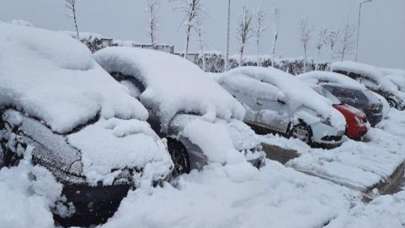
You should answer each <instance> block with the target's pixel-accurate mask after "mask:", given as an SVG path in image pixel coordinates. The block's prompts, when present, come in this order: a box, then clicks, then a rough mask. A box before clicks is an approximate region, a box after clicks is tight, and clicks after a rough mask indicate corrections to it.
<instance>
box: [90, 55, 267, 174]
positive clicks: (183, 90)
mask: <svg viewBox="0 0 405 228" xmlns="http://www.w3.org/2000/svg"><path fill="white" fill-rule="evenodd" d="M95 59H96V61H97V62H98V63H99V64H100V65H101V66H102V67H103V68H104V69H105V70H106V71H107V72H109V73H110V74H111V76H112V77H113V78H114V79H115V80H117V81H118V82H120V83H121V84H122V85H124V86H125V87H127V88H128V90H129V91H130V93H131V94H132V96H133V97H134V98H136V99H139V100H140V102H141V103H142V104H143V105H144V106H145V107H146V108H147V109H148V110H149V113H150V118H149V120H148V121H149V123H150V124H151V126H152V127H153V128H154V130H155V131H156V132H157V133H158V134H160V136H161V137H165V138H167V139H168V148H169V152H170V153H171V154H172V158H173V161H174V163H175V174H182V173H187V172H189V171H190V170H191V169H201V168H202V167H203V166H205V165H206V164H208V163H212V162H214V163H220V164H223V165H226V164H229V163H231V162H232V163H233V162H236V160H238V161H242V160H244V161H246V160H247V161H249V162H250V163H252V164H253V165H254V166H255V167H257V168H260V167H261V166H263V165H264V152H263V151H262V149H261V144H260V141H259V140H258V138H257V136H256V135H255V134H254V132H253V131H252V130H251V129H250V128H249V127H248V126H247V125H246V124H244V123H243V121H242V120H241V119H243V116H244V114H245V110H244V108H243V106H242V105H241V104H240V103H239V102H238V101H237V100H235V99H234V98H233V97H232V96H231V95H230V94H229V93H227V92H226V91H225V90H224V89H223V88H222V87H220V86H219V85H218V84H217V83H216V82H215V81H213V80H212V79H211V78H209V77H208V75H207V74H206V73H205V72H203V71H202V70H201V69H200V68H199V67H198V66H196V65H195V64H193V63H191V62H189V61H187V60H186V59H184V58H181V57H179V56H175V55H171V54H168V53H164V52H160V51H155V50H145V49H138V48H125V47H112V48H106V49H102V50H100V51H98V52H96V53H95Z"/></svg>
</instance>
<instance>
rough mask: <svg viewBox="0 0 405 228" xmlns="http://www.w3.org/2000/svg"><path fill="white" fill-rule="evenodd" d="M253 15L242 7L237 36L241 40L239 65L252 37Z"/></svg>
mask: <svg viewBox="0 0 405 228" xmlns="http://www.w3.org/2000/svg"><path fill="white" fill-rule="evenodd" d="M252 21H253V16H252V14H251V13H250V12H249V10H248V9H247V8H246V7H243V8H242V16H241V19H240V22H239V26H238V30H237V36H238V39H239V42H240V49H239V54H240V58H239V65H242V64H243V56H244V54H245V50H246V44H247V43H248V41H249V40H250V39H251V38H252V33H253V27H252Z"/></svg>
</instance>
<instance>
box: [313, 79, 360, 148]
mask: <svg viewBox="0 0 405 228" xmlns="http://www.w3.org/2000/svg"><path fill="white" fill-rule="evenodd" d="M311 87H312V88H313V89H314V90H315V91H316V92H317V93H318V94H320V95H322V96H323V97H325V98H327V99H328V100H329V101H330V103H331V105H332V106H333V107H334V108H335V109H336V110H338V111H339V112H340V113H342V115H343V116H344V117H345V120H346V135H347V136H348V137H349V138H351V139H354V140H361V139H362V138H363V136H364V135H365V134H367V132H368V123H367V116H366V114H364V112H362V111H360V110H358V109H356V108H354V107H353V106H350V105H348V104H345V103H342V102H341V101H340V100H339V99H338V98H337V97H336V96H335V95H333V94H332V93H330V92H329V91H328V90H327V89H325V88H323V87H322V86H320V85H311Z"/></svg>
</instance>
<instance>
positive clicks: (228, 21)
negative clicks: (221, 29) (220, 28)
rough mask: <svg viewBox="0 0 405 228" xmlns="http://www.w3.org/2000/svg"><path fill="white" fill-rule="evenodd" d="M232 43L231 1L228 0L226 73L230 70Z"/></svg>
mask: <svg viewBox="0 0 405 228" xmlns="http://www.w3.org/2000/svg"><path fill="white" fill-rule="evenodd" d="M230 42H231V0H228V18H227V28H226V52H225V69H224V70H225V71H227V70H228V69H229V48H230Z"/></svg>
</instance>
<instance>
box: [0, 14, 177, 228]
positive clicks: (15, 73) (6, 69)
mask: <svg viewBox="0 0 405 228" xmlns="http://www.w3.org/2000/svg"><path fill="white" fill-rule="evenodd" d="M0 50H1V53H0V161H1V162H0V165H1V167H9V166H13V165H16V164H17V163H19V161H20V160H21V159H23V158H24V159H31V160H32V162H33V163H34V164H35V165H39V166H43V167H45V168H47V169H48V170H49V171H50V172H51V173H52V174H53V175H54V176H55V178H56V180H57V181H59V182H60V183H62V184H63V186H64V189H63V194H64V195H65V196H66V198H67V201H66V202H65V203H66V205H70V206H72V205H73V206H74V210H68V209H69V208H70V209H72V208H71V207H70V206H69V208H65V209H64V210H62V208H63V207H60V206H61V205H62V204H58V205H59V207H57V209H58V210H56V211H55V213H56V214H57V215H56V218H57V220H58V221H60V222H63V223H65V224H64V225H79V222H80V225H86V224H87V225H90V224H96V223H99V222H103V221H105V219H107V218H108V217H109V216H111V215H112V214H113V213H114V212H115V210H116V209H117V208H118V206H119V203H120V201H121V199H122V198H124V197H125V196H126V194H127V192H128V190H129V189H132V188H136V187H138V184H140V183H145V184H147V183H149V184H151V185H154V184H158V183H160V182H161V181H164V180H165V179H166V178H168V177H170V175H171V172H172V170H173V162H172V161H171V159H170V155H169V153H168V151H167V149H166V146H165V145H164V143H163V142H162V141H161V139H160V138H159V136H158V135H157V134H156V133H155V132H154V131H153V130H152V128H151V127H150V125H149V124H148V123H147V122H146V119H147V118H148V112H147V110H146V109H145V108H144V107H143V106H142V104H140V103H139V102H138V101H137V100H134V99H133V98H132V97H131V96H130V94H129V93H128V91H127V90H126V88H124V87H123V86H121V85H120V84H119V83H117V82H116V81H115V80H113V79H112V78H111V77H110V76H109V74H108V73H107V72H105V71H104V70H103V69H102V68H101V67H100V66H99V65H98V64H97V63H96V62H95V61H94V59H93V58H92V55H91V53H90V52H89V50H88V49H87V48H86V47H85V46H83V45H82V44H81V43H80V42H78V41H76V40H74V39H72V38H70V37H68V36H66V35H64V34H60V33H57V32H51V31H47V30H42V29H36V28H31V27H24V26H15V25H10V24H6V23H1V22H0ZM32 178H35V177H32ZM44 188H46V186H44ZM62 198H64V197H62ZM62 198H61V199H62ZM67 212H71V213H67Z"/></svg>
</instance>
